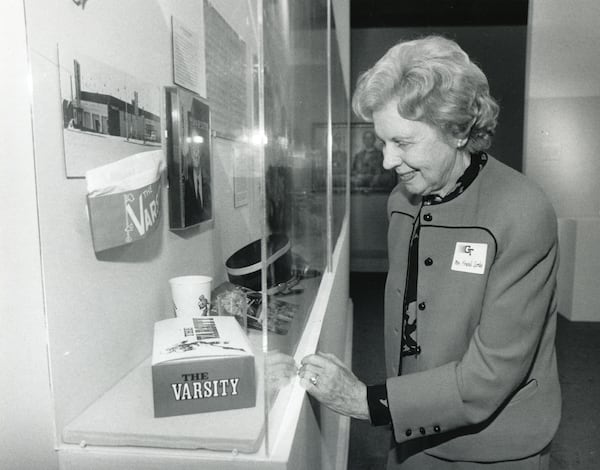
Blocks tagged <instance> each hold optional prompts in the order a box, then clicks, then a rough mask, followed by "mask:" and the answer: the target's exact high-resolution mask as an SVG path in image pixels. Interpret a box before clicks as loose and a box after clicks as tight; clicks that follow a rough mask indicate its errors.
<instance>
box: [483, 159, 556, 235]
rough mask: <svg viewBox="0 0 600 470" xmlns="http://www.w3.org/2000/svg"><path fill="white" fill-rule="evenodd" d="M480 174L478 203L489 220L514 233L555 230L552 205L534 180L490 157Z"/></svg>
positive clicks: (526, 233)
mask: <svg viewBox="0 0 600 470" xmlns="http://www.w3.org/2000/svg"><path fill="white" fill-rule="evenodd" d="M481 176H482V178H481V181H480V187H481V191H480V197H481V203H482V205H483V206H485V207H484V208H483V209H484V212H485V213H487V214H488V215H489V216H490V217H491V218H493V222H491V223H493V224H494V225H497V226H500V227H504V228H505V229H509V230H511V232H512V233H513V234H515V235H516V233H519V232H522V233H523V234H524V236H534V235H536V234H539V233H540V232H544V233H548V234H552V233H555V232H556V224H557V222H556V213H555V211H554V207H553V206H552V203H551V202H550V200H549V198H548V196H547V195H546V193H545V192H544V191H543V189H542V188H541V187H540V186H538V184H537V183H536V182H535V181H533V180H531V179H530V178H528V177H527V176H526V175H524V174H522V173H520V172H518V171H517V170H515V169H513V168H511V167H509V166H508V165H506V164H504V163H502V162H500V161H499V160H497V159H495V158H493V157H489V160H488V163H487V165H486V167H485V171H483V172H482V174H481ZM500 227H499V228H500Z"/></svg>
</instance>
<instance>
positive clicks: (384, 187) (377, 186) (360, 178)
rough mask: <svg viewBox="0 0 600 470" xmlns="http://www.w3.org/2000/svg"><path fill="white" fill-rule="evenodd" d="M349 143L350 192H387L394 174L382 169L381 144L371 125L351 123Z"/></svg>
mask: <svg viewBox="0 0 600 470" xmlns="http://www.w3.org/2000/svg"><path fill="white" fill-rule="evenodd" d="M350 137H351V141H350V152H351V162H350V165H351V166H350V184H351V190H352V191H358V192H370V191H377V192H389V191H391V190H392V188H393V187H394V186H395V185H396V173H394V172H393V171H391V170H385V169H384V168H383V151H382V149H383V142H382V141H381V140H380V139H379V138H378V137H377V135H376V134H375V130H374V129H373V124H371V123H353V124H352V126H351V136H350Z"/></svg>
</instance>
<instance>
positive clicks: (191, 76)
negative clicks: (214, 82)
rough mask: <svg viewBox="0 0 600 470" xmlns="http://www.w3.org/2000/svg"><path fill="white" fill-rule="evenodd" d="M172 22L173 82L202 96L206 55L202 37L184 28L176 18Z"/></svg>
mask: <svg viewBox="0 0 600 470" xmlns="http://www.w3.org/2000/svg"><path fill="white" fill-rule="evenodd" d="M171 21H172V28H173V82H175V83H176V84H177V85H179V86H182V87H184V88H187V89H188V90H190V91H193V92H196V93H198V94H202V91H203V90H202V89H201V87H200V85H201V83H200V79H201V76H202V74H201V72H200V69H201V67H202V66H203V65H204V54H202V53H201V52H202V51H201V50H200V35H199V34H198V33H196V32H194V31H192V29H190V28H188V27H186V26H184V25H183V24H182V23H181V22H180V21H179V20H177V19H176V18H175V17H172V18H171ZM202 68H203V67H202Z"/></svg>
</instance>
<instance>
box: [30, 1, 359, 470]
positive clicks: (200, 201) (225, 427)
mask: <svg viewBox="0 0 600 470" xmlns="http://www.w3.org/2000/svg"><path fill="white" fill-rule="evenodd" d="M24 3H25V10H26V23H27V37H28V45H29V60H30V68H31V83H32V88H31V89H32V116H33V131H34V151H35V155H34V157H35V166H36V178H37V182H36V184H37V188H36V189H37V194H38V208H37V209H38V217H39V232H40V244H41V246H40V256H41V259H42V265H43V267H42V271H43V283H44V295H45V313H46V322H47V329H48V349H49V362H50V379H51V382H52V390H53V399H54V415H55V425H56V439H57V442H56V446H57V448H58V449H59V451H61V450H66V451H68V452H71V454H72V455H75V453H77V452H79V454H78V456H77V457H74V458H80V459H81V458H84V457H82V455H83V454H81V452H82V451H80V450H79V449H90V448H112V447H119V448H123V447H127V448H134V449H144V452H146V451H147V452H158V451H164V450H165V449H167V450H168V449H173V450H176V451H177V452H184V453H185V452H187V451H197V450H199V449H202V450H204V451H207V452H217V453H218V452H228V453H232V452H233V453H234V454H235V455H237V454H238V453H242V454H247V455H252V454H254V455H263V456H265V455H266V456H268V455H269V453H270V444H269V443H270V442H271V443H272V442H274V441H275V440H276V437H277V436H276V435H275V431H274V428H272V427H271V425H270V423H271V422H272V420H273V417H272V416H271V411H272V409H273V406H274V403H275V402H276V400H277V398H278V397H279V399H280V402H279V406H282V405H281V397H280V396H279V390H280V389H281V387H287V386H289V384H290V383H291V382H293V381H294V380H295V367H297V363H298V357H297V356H298V351H297V349H298V345H299V344H301V342H302V341H304V340H305V337H306V335H307V334H308V333H307V325H308V324H309V322H310V320H311V318H313V315H314V311H315V309H319V308H320V309H321V310H322V307H323V306H322V305H321V306H318V307H319V308H317V305H316V304H317V303H318V302H321V303H323V302H324V300H323V295H324V294H323V293H322V291H323V282H324V279H326V278H327V276H331V273H332V271H333V270H334V269H335V266H334V253H335V250H336V248H337V247H338V245H339V244H340V243H341V241H342V240H347V225H348V201H349V164H348V155H349V127H348V118H349V109H348V106H349V105H348V102H349V100H348V95H347V86H346V84H345V78H344V72H343V70H342V69H343V66H342V61H341V59H340V45H339V39H338V37H339V35H338V34H336V22H335V15H334V11H333V8H332V5H331V4H330V2H329V0H310V1H302V2H290V1H287V0H247V1H233V0H194V1H191V0H190V1H186V2H173V1H169V0H133V1H129V2H125V3H123V2H119V1H117V0H104V1H102V2H94V1H86V0H83V1H79V0H78V1H75V0H74V1H73V2H57V3H56V5H55V6H54V8H53V9H51V10H48V8H47V2H45V1H42V0H25V2H24ZM346 73H347V71H346ZM346 82H347V76H346ZM345 227H346V228H345ZM346 269H347V267H346ZM188 275H202V276H205V277H208V278H210V279H211V280H212V284H211V285H210V291H209V292H210V293H209V294H207V295H209V296H210V298H208V299H206V300H207V303H204V304H202V305H200V311H199V312H196V313H192V314H190V315H189V317H186V316H185V314H184V309H183V307H181V306H180V305H179V304H178V303H177V302H178V300H177V299H175V297H174V291H173V290H172V289H171V288H170V283H169V280H171V279H173V278H175V277H180V276H188ZM327 282H329V281H327ZM193 295H195V296H196V297H194V299H200V298H198V297H197V292H195V293H194V294H193ZM319 296H321V297H319ZM319 299H320V300H319ZM326 300H327V299H326V298H325V301H326ZM345 300H346V299H344V300H343V301H344V302H345ZM194 302H196V301H194ZM198 303H199V302H196V304H198ZM192 308H195V305H192ZM202 309H204V310H202ZM203 315H206V316H203ZM213 317H214V318H213ZM224 317H230V318H224ZM179 319H182V320H183V321H184V322H183V323H177V322H172V321H171V320H179ZM184 319H185V320H184ZM209 320H210V321H211V323H210V326H208V327H207V326H206V325H207V323H206V322H207V321H209ZM172 324H173V325H175V324H176V325H175V326H174V327H173V328H176V329H177V331H178V332H182V334H183V335H184V336H183V339H182V340H181V341H179V340H178V341H179V342H176V343H173V344H171V345H170V346H169V345H168V344H167V343H163V339H164V338H163V337H162V336H161V335H163V334H166V333H164V330H165V328H167V325H172ZM157 325H162V326H161V327H158V326H157ZM225 325H228V326H227V327H225ZM169 328H171V326H169ZM211 328H212V329H211ZM229 328H232V329H233V330H234V331H235V332H236V333H235V334H234V333H231V335H229V333H228V332H229V330H228V329H229ZM208 330H210V331H209V332H208V333H207V331H208ZM237 332H241V339H240V340H239V341H238V339H236V338H238V336H236V335H237V334H238V333H237ZM173 341H175V340H173ZM158 344H161V346H160V347H159V346H157V345H158ZM164 344H167V346H164ZM315 344H316V340H315ZM153 348H154V352H153ZM157 349H158V350H159V351H158V353H157ZM167 350H169V352H171V353H172V352H175V353H177V354H180V356H177V357H178V358H179V359H177V360H181V361H183V362H185V361H188V362H185V364H187V366H188V367H187V368H186V369H181V370H179V369H178V370H177V371H176V372H173V373H174V374H175V375H174V376H173V377H176V378H175V379H168V380H167V379H165V380H167V382H168V384H167V389H168V390H169V392H172V395H173V396H172V397H171V398H173V399H175V400H177V401H189V402H190V403H189V405H190V406H188V407H187V408H185V409H183V408H182V410H184V411H181V410H179V411H176V412H162V411H161V413H158V412H157V410H158V406H159V400H160V399H159V398H157V390H156V389H157V384H158V382H159V378H160V380H162V376H159V375H157V374H159V373H163V372H160V371H159V369H160V368H159V367H158V365H159V362H157V354H158V355H160V354H162V353H165V351H167ZM190 351H192V355H191V356H186V355H185V354H187V353H189V352H190ZM206 351H208V352H206ZM313 352H314V351H313ZM242 356H244V357H243V358H242ZM170 357H174V356H170ZM207 357H209V358H211V360H213V359H215V358H216V359H215V360H216V361H217V366H213V365H210V364H209V362H202V360H205V359H207ZM190 358H191V359H190ZM224 358H227V360H230V361H232V362H231V364H233V365H231V367H232V369H227V370H228V371H230V372H227V373H226V374H230V375H231V377H229V376H227V377H225V376H222V375H219V371H222V370H224V369H226V368H225V367H224V366H223V364H224V363H225V362H224ZM194 361H195V362H194ZM199 361H200V362H199ZM219 361H220V362H219ZM248 361H249V362H248ZM167 362H168V361H167ZM190 364H193V365H190ZM228 364H229V363H228ZM227 367H230V366H227ZM236 368H237V369H236ZM249 370H251V372H252V373H250V374H249V372H248V371H249ZM248 374H249V375H248ZM247 375H248V377H247ZM177 377H178V378H177ZM246 379H247V380H248V382H244V381H245V380H246ZM238 386H239V387H240V388H238ZM248 388H251V389H252V390H251V395H252V396H251V397H250V398H249V401H246V402H244V403H242V404H240V405H228V404H227V403H230V402H226V403H225V402H223V403H225V404H221V405H218V406H217V408H214V407H213V408H211V406H208V407H206V406H205V407H203V404H205V405H206V404H208V403H215V402H216V401H217V400H221V401H219V403H222V400H224V399H232V402H235V398H237V397H238V396H241V395H244V394H247V393H248V391H247V389H248ZM167 395H168V394H167ZM209 400H210V402H209ZM284 405H285V403H284ZM164 413H166V414H164ZM158 416H161V417H158ZM275 428H277V426H276V427H275ZM68 452H66V453H68ZM138 452H141V451H138ZM59 455H60V452H59ZM215 458H217V457H215ZM67 466H68V464H67ZM69 468H70V467H69Z"/></svg>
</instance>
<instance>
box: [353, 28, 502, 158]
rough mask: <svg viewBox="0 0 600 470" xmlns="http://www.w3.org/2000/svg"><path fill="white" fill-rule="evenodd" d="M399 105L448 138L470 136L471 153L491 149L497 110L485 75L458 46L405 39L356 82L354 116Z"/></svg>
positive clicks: (406, 114)
mask: <svg viewBox="0 0 600 470" xmlns="http://www.w3.org/2000/svg"><path fill="white" fill-rule="evenodd" d="M389 102H396V103H397V109H398V113H399V114H400V115H401V116H402V117H403V118H404V119H409V120H414V121H423V122H425V123H428V124H430V125H432V126H434V127H436V128H438V129H439V130H440V131H441V132H442V133H443V134H444V135H446V136H451V137H456V138H466V139H467V143H466V145H465V148H466V149H467V150H468V151H470V152H476V151H479V150H484V149H486V148H488V147H489V146H490V145H491V139H492V135H493V134H494V130H495V128H496V123H497V120H498V112H499V107H498V104H497V103H496V101H495V100H494V98H492V97H491V96H490V92H489V85H488V81H487V78H486V76H485V75H484V73H483V72H482V71H481V69H480V68H479V67H478V66H477V65H475V64H474V63H473V62H472V61H471V60H470V59H469V56H468V55H467V54H466V53H465V51H463V50H462V49H461V48H460V46H459V45H458V44H456V43H455V42H454V41H452V40H450V39H446V38H444V37H441V36H427V37H425V38H422V39H416V40H412V41H403V42H400V43H398V44H396V45H395V46H393V47H392V48H391V49H389V50H388V51H387V52H386V54H385V55H384V56H383V57H382V58H381V59H379V61H377V63H376V64H375V65H374V66H373V67H372V68H371V69H369V70H367V71H366V72H364V73H363V74H361V75H360V77H359V78H358V83H357V86H356V91H355V92H354V97H353V99H352V108H353V109H354V112H355V113H356V114H357V115H358V116H360V117H361V118H363V119H364V120H366V121H372V117H373V112H375V111H377V110H378V109H381V108H382V107H383V106H384V105H386V104H387V103H389Z"/></svg>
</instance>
